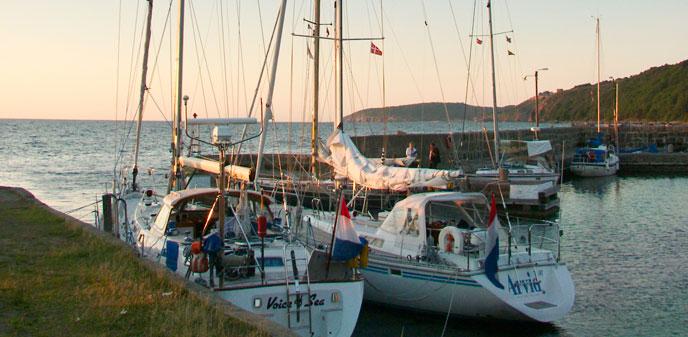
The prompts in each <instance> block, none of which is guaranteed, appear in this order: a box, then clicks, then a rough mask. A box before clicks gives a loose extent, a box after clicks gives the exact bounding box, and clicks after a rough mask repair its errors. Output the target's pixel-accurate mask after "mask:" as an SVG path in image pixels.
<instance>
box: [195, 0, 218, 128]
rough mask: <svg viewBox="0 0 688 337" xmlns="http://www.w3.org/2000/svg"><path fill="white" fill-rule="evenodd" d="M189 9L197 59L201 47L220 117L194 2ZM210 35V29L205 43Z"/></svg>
mask: <svg viewBox="0 0 688 337" xmlns="http://www.w3.org/2000/svg"><path fill="white" fill-rule="evenodd" d="M189 8H190V9H191V26H192V27H193V31H194V34H193V37H194V46H196V58H197V59H198V46H199V45H200V50H201V53H202V55H203V62H202V63H203V64H205V70H206V72H207V73H208V82H209V83H208V84H209V85H210V91H211V93H212V98H213V102H214V103H215V109H217V114H218V117H219V116H220V104H219V103H218V101H217V93H216V91H215V85H214V84H213V77H212V72H211V71H210V66H209V62H208V56H207V54H206V51H205V44H204V41H203V40H201V29H200V27H199V26H198V17H197V16H196V9H195V7H194V5H193V1H189ZM209 33H210V29H208V32H207V33H206V38H205V41H207V40H208V35H209ZM196 34H198V38H197V37H196ZM198 62H199V65H198V67H199V72H201V71H202V70H201V61H200V60H199V61H198ZM199 76H200V77H202V76H203V75H202V74H199ZM205 108H206V109H207V108H208V107H207V106H206V107H205Z"/></svg>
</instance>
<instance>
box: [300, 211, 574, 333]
mask: <svg viewBox="0 0 688 337" xmlns="http://www.w3.org/2000/svg"><path fill="white" fill-rule="evenodd" d="M307 219H310V223H311V224H312V232H311V233H312V235H313V238H314V239H315V240H316V241H323V240H324V239H326V238H327V237H329V234H328V232H327V230H324V229H323V228H321V227H320V226H322V225H324V226H327V224H328V223H329V222H331V221H329V220H331V219H328V218H327V217H324V218H323V220H325V221H323V222H320V221H318V220H317V217H314V216H307ZM307 222H308V220H307ZM357 227H358V226H357ZM325 228H327V227H325ZM357 230H359V233H364V232H366V229H364V228H363V227H358V228H357ZM508 260H509V257H508V256H507V255H506V254H501V255H500V257H499V261H500V267H499V268H500V271H499V272H498V273H497V278H498V279H499V280H500V282H501V283H502V284H503V285H504V289H498V288H497V287H495V286H494V285H492V283H491V282H490V281H489V280H487V278H486V276H485V274H484V271H483V269H481V268H480V267H479V266H478V262H476V261H475V260H473V259H472V258H471V261H472V262H469V263H470V264H469V265H468V266H467V265H466V264H465V263H466V262H465V261H466V260H465V257H459V260H458V261H460V262H459V263H460V266H461V267H459V268H458V269H457V268H456V267H451V266H449V265H446V264H441V263H440V264H432V263H428V262H425V261H416V260H415V259H413V258H411V259H409V258H408V257H406V258H399V257H397V256H392V255H389V254H385V253H381V252H376V251H375V250H374V249H373V250H371V253H370V256H369V262H368V266H367V267H366V268H363V269H362V273H363V276H364V278H365V279H366V282H365V292H364V298H365V299H366V300H367V301H371V302H376V303H380V304H383V305H389V306H393V307H398V308H401V309H405V310H412V311H422V312H428V313H432V314H441V315H446V314H447V312H448V311H449V310H450V308H451V315H455V316H464V317H474V318H485V317H494V318H498V319H503V320H512V321H537V322H551V321H555V320H558V319H561V318H562V317H564V316H565V315H566V314H567V313H568V312H569V311H570V310H571V308H572V307H573V303H574V298H575V288H574V285H573V281H572V279H571V275H570V273H569V271H568V268H567V267H566V266H565V265H564V264H561V263H557V262H556V261H555V259H554V257H553V255H552V254H551V253H550V252H544V251H534V252H533V254H532V256H531V255H528V254H527V253H524V252H520V253H516V254H514V255H512V257H511V261H512V264H507V261H508ZM531 261H532V262H531ZM462 268H463V269H462ZM459 270H461V271H459ZM538 281H539V283H538ZM535 283H538V285H537V286H535ZM452 298H453V300H452Z"/></svg>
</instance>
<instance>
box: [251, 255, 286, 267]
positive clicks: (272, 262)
mask: <svg viewBox="0 0 688 337" xmlns="http://www.w3.org/2000/svg"><path fill="white" fill-rule="evenodd" d="M257 260H258V264H261V263H262V262H263V258H260V257H259V258H257ZM269 267H284V260H283V259H282V258H281V257H269V256H268V257H265V268H269Z"/></svg>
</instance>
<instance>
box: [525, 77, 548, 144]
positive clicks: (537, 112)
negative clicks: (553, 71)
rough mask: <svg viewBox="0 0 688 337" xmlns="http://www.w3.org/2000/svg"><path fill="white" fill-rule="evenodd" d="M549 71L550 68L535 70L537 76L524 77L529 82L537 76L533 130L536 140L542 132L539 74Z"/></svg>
mask: <svg viewBox="0 0 688 337" xmlns="http://www.w3.org/2000/svg"><path fill="white" fill-rule="evenodd" d="M545 70H549V68H540V69H537V70H535V74H533V75H526V76H524V77H523V80H524V81H525V80H527V79H528V77H531V76H535V128H533V129H532V130H533V132H535V139H537V138H538V132H539V131H540V109H539V108H540V97H539V96H540V95H539V91H538V74H539V73H540V72H541V71H545Z"/></svg>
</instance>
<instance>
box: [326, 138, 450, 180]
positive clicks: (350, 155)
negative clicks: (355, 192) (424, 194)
mask: <svg viewBox="0 0 688 337" xmlns="http://www.w3.org/2000/svg"><path fill="white" fill-rule="evenodd" d="M327 147H328V149H329V152H330V153H329V156H327V157H326V158H324V159H325V161H326V162H327V163H328V164H330V165H331V166H332V167H333V168H334V170H335V173H336V174H337V175H339V176H344V177H347V178H349V179H350V180H351V181H353V182H354V183H356V184H359V185H362V186H365V187H368V188H372V189H378V190H393V191H400V192H403V191H406V190H408V189H410V188H424V187H429V188H438V189H446V188H449V187H450V183H451V182H452V181H454V180H456V179H458V178H460V177H461V176H462V175H463V171H461V170H451V171H450V170H434V169H424V168H407V167H391V166H385V165H380V164H376V163H375V162H374V161H373V160H371V159H368V158H366V157H365V156H363V154H362V153H361V152H359V151H358V148H356V145H354V143H353V141H352V140H351V138H349V136H348V135H347V134H345V133H344V132H342V131H341V130H339V129H336V130H335V131H334V133H332V135H331V136H330V138H328V140H327Z"/></svg>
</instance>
